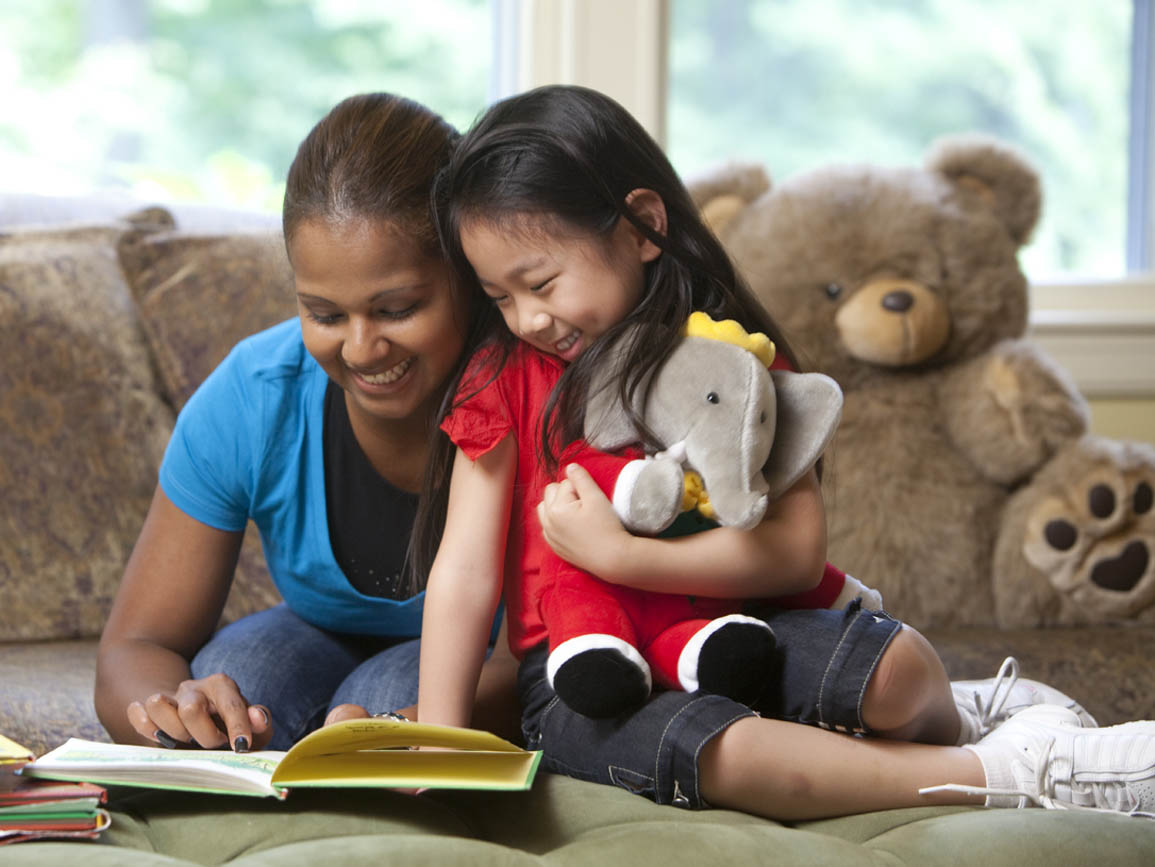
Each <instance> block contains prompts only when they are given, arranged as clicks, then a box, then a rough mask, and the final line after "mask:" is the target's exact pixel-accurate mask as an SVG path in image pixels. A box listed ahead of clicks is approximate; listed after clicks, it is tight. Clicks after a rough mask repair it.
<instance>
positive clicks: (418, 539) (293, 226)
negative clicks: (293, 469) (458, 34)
mask: <svg viewBox="0 0 1155 867" xmlns="http://www.w3.org/2000/svg"><path fill="white" fill-rule="evenodd" d="M460 138H461V135H460V134H459V133H458V132H457V130H455V129H454V128H453V127H452V126H451V125H450V124H449V123H447V122H446V121H445V120H444V119H442V117H441V116H440V115H438V114H436V113H435V112H432V111H430V110H429V109H428V108H426V107H425V106H423V105H421V104H419V103H416V102H413V101H412V100H409V99H405V98H403V97H400V96H394V95H393V94H390V93H365V94H359V95H357V96H351V97H349V98H347V99H345V100H343V101H341V102H339V103H338V104H337V105H336V106H334V107H333V109H332V110H331V111H330V112H329V113H328V114H327V115H325V117H324V118H322V119H321V121H320V122H319V123H318V124H317V125H316V126H315V127H313V129H312V131H310V132H309V134H308V135H307V136H306V137H305V139H304V141H302V142H301V144H300V147H298V149H297V156H296V157H295V158H294V160H293V163H292V165H291V166H290V167H289V175H288V178H287V180H286V183H285V203H284V208H283V210H282V214H281V224H282V227H283V229H284V234H285V246H286V249H287V250H288V251H289V256H290V259H291V258H292V241H293V236H294V234H295V233H296V231H297V229H299V228H300V226H301V224H302V223H305V222H309V221H314V220H315V221H318V222H321V223H324V224H325V225H327V226H332V227H339V226H341V225H343V224H345V223H347V222H351V221H359V220H366V219H368V220H373V221H379V220H380V221H386V222H389V223H391V224H392V225H393V226H395V227H396V228H397V229H398V230H399V231H400V232H401V233H402V234H404V235H406V236H407V237H410V238H413V239H414V240H416V241H417V242H419V243H420V244H421V246H422V247H423V248H424V249H425V250H427V251H429V252H430V253H431V254H433V255H437V256H440V255H441V250H440V247H439V245H438V235H437V228H436V217H435V215H434V209H433V198H432V191H433V186H434V179H435V178H436V176H437V173H438V172H439V171H440V170H441V169H442V168H443V167H444V166H445V164H446V162H447V161H448V160H449V154H450V152H451V151H452V149H453V147H454V145H455V144H456V143H457V141H458V140H459V139H460ZM451 291H453V292H456V293H459V294H460V295H461V296H463V297H462V303H461V304H460V305H459V309H461V310H463V311H465V312H464V313H463V314H462V315H468V316H469V323H472V322H473V320H474V319H475V318H476V317H475V312H476V310H477V309H478V308H479V307H480V304H479V300H478V299H477V298H476V297H475V296H474V295H473V293H471V292H468V291H466V290H465V289H463V287H462V285H461V284H460V283H458V282H457V281H456V280H454V285H453V286H452V287H451ZM467 327H469V326H467ZM467 359H468V355H467V354H464V353H463V355H462V358H461V359H460V360H459V361H458V370H457V371H455V372H454V374H453V375H452V376H451V377H450V378H449V380H448V381H447V385H448V384H449V383H452V382H455V381H456V380H457V378H458V376H459V375H460V369H461V368H463V367H464V364H465V362H466V360H467ZM430 428H431V436H432V438H433V448H432V450H431V453H430V457H429V460H428V462H427V464H426V468H425V478H424V481H423V484H422V493H421V497H420V498H419V500H418V506H417V516H416V519H415V522H414V531H413V533H412V534H411V535H410V537H409V548H408V552H407V555H406V558H405V576H406V583H407V589H408V592H409V593H411V594H412V593H416V592H418V591H420V590H421V589H422V588H423V587H424V586H425V583H426V580H427V578H428V575H429V570H428V566H429V564H430V563H432V559H433V554H434V553H435V552H436V550H437V545H438V542H439V541H440V539H441V532H442V530H443V529H444V526H445V507H446V503H447V500H448V496H449V471H450V469H451V467H452V455H453V452H452V451H451V450H450V449H449V447H448V446H449V438H448V437H447V436H446V435H445V434H444V433H442V432H441V431H440V430H439V429H438V428H437V425H436V419H430ZM445 456H448V458H447V459H446V457H445Z"/></svg>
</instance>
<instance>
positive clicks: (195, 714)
mask: <svg viewBox="0 0 1155 867" xmlns="http://www.w3.org/2000/svg"><path fill="white" fill-rule="evenodd" d="M242 536H243V534H242V533H231V532H225V531H223V530H217V529H214V528H213V527H209V526H208V525H206V524H202V523H201V522H200V521H197V520H195V519H193V518H191V517H189V516H188V515H186V514H185V513H184V512H182V511H181V510H180V509H178V508H177V507H176V506H175V505H173V503H172V501H171V500H169V498H168V497H167V496H165V493H164V491H163V490H161V489H160V488H159V487H158V488H157V489H156V493H155V495H154V496H153V500H152V505H151V506H150V508H149V511H148V516H147V517H146V518H145V521H144V527H143V528H142V530H141V533H140V537H139V538H138V539H137V542H136V545H135V547H134V548H133V551H132V556H131V557H130V558H129V561H128V565H127V566H126V568H125V573H124V579H123V580H122V581H121V585H120V589H119V590H118V591H117V595H116V600H115V601H114V602H113V606H112V611H111V612H110V614H109V617H108V622H107V624H106V625H105V628H104V633H103V634H102V635H101V639H100V649H99V653H98V656H97V667H96V692H95V696H94V698H95V703H96V712H97V715H98V716H99V717H100V721H101V723H102V724H103V725H104V727H105V728H106V729H107V730H108V732H109V733H110V734H111V735H112V737H113V739H114V740H116V741H118V742H123V743H145V744H154V743H156V742H157V741H158V740H163V739H162V738H158V737H157V736H156V732H158V731H160V732H163V733H164V734H166V735H167V736H168V737H170V738H172V739H174V740H177V741H195V742H196V743H197V744H199V745H200V746H202V747H207V748H211V747H220V746H222V745H224V744H226V743H229V744H234V743H235V742H236V738H238V737H245V738H246V739H247V742H248V743H249V744H250V745H252V746H254V747H257V746H260V744H261V743H263V742H266V741H267V739H268V737H269V736H271V734H272V732H271V730H270V729H269V726H268V724H267V721H266V716H265V715H264V714H263V713H262V712H261V711H260V710H259V709H258V708H249V707H248V704H247V703H246V702H245V700H244V697H243V696H241V694H240V692H239V691H238V690H237V688H236V685H235V684H234V683H233V682H232V681H231V680H229V679H228V678H226V677H225V676H224V675H216V676H214V677H210V678H205V679H204V680H201V681H194V680H191V678H190V672H189V661H190V660H191V659H192V657H193V656H194V654H195V653H196V652H197V650H198V649H199V648H200V646H201V645H202V644H204V642H205V641H206V640H208V638H209V636H210V635H212V633H213V630H214V629H215V628H216V625H217V621H218V620H219V618H220V615H221V611H222V609H223V608H224V604H225V598H226V597H227V595H228V591H229V585H230V582H231V581H232V575H233V571H234V569H235V568H236V563H237V555H238V552H239V551H240V546H241V540H242ZM214 715H215V716H216V717H217V718H218V719H219V720H220V722H221V724H223V726H224V728H225V730H224V731H222V730H221V726H220V725H218V724H217V722H216V721H215V720H214V719H213V717H214ZM254 741H256V743H254Z"/></svg>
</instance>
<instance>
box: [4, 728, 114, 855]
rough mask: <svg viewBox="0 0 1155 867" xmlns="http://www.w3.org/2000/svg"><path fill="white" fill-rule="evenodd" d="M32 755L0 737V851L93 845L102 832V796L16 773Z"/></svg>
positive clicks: (100, 791) (98, 790) (95, 789)
mask: <svg viewBox="0 0 1155 867" xmlns="http://www.w3.org/2000/svg"><path fill="white" fill-rule="evenodd" d="M32 758H33V757H32V752H31V751H30V750H28V749H26V748H24V747H22V746H20V744H18V743H16V742H15V741H11V740H9V739H8V738H6V737H4V735H0V845H3V844H5V843H22V842H24V841H26V840H61V839H64V840H71V839H95V838H96V837H97V836H98V835H99V834H100V832H101V831H103V830H104V829H105V828H107V827H108V824H109V818H108V812H107V811H106V810H105V809H104V808H103V807H102V806H101V805H102V804H103V803H104V801H105V798H106V797H107V794H106V792H105V790H104V788H103V787H101V786H97V785H94V784H92V783H71V782H68V783H61V782H56V781H52V780H35V779H31V778H29V777H25V776H23V775H21V774H19V773H17V772H18V771H19V770H20V769H21V768H23V767H24V766H25V765H27V764H28V763H30V762H31V761H32Z"/></svg>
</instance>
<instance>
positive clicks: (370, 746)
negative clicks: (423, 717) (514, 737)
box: [272, 717, 541, 789]
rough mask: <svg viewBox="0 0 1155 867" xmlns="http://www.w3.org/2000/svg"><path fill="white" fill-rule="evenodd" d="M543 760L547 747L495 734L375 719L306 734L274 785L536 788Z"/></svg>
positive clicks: (282, 764) (277, 772) (350, 722)
mask: <svg viewBox="0 0 1155 867" xmlns="http://www.w3.org/2000/svg"><path fill="white" fill-rule="evenodd" d="M408 747H433V748H435V749H420V750H409V749H407V748H408ZM540 759H541V754H540V752H529V751H527V750H523V749H522V748H521V747H518V746H516V745H515V744H511V743H510V742H509V741H506V740H503V739H502V738H499V737H498V736H497V735H495V734H491V733H490V732H483V731H477V730H475V729H463V728H454V727H451V726H435V725H430V724H428V723H415V722H406V721H402V720H390V719H378V718H375V717H373V718H369V719H356V720H345V721H343V722H340V723H335V724H333V725H330V726H326V727H324V728H321V729H318V730H316V731H314V732H312V733H310V734H309V735H307V736H305V737H304V738H302V739H301V740H300V741H298V742H297V743H296V744H295V745H294V746H293V748H292V749H291V750H289V752H288V753H287V754H286V755H285V758H284V759H283V760H282V761H281V764H280V767H278V768H277V770H276V772H275V773H274V774H273V780H272V782H273V785H274V786H278V787H281V786H284V787H288V788H292V787H299V786H310V787H313V786H315V787H322V786H388V787H398V788H459V789H528V788H529V787H530V785H531V784H532V783H533V777H534V774H535V773H536V772H537V766H538V763H539V762H540Z"/></svg>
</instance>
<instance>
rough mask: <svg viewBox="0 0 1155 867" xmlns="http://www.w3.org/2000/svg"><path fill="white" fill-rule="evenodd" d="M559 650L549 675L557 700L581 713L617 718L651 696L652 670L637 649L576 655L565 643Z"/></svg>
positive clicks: (595, 650)
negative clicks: (560, 651)
mask: <svg viewBox="0 0 1155 867" xmlns="http://www.w3.org/2000/svg"><path fill="white" fill-rule="evenodd" d="M596 637H600V636H583V638H596ZM568 643H569V642H567V644H568ZM623 644H624V643H623ZM558 650H563V651H565V650H568V651H569V652H565V653H562V654H559V653H558ZM558 650H555V651H554V652H553V653H551V654H550V657H549V663H548V665H547V668H546V672H547V675H548V677H549V681H550V683H551V684H552V685H553V688H554V691H555V692H556V693H557V694H558V698H560V699H561V700H562V701H564V702H565V703H566V704H567V705H569V706H570V707H571V708H573V709H574V710H576V711H577V712H578V713H580V714H584V715H586V716H589V717H596V718H599V719H601V718H605V717H612V716H617V715H618V714H621V713H625V712H626V711H627V710H629V709H630V708H633V707H636V706H637V705H640V704H641V703H642V702H644V701H645V700H646V699H647V698H648V697H649V695H650V667H649V666H648V665H647V664H646V662H645V660H644V659H642V657H641V656H640V655H639V654H638V652H637V651H636V650H635V649H634V648H632V647H629V646H628V645H624V646H623V647H621V648H619V647H616V646H615V647H606V646H594V647H590V648H589V649H587V650H579V651H577V652H573V649H572V648H566V646H565V644H563V645H562V646H561V647H559V648H558Z"/></svg>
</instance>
